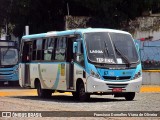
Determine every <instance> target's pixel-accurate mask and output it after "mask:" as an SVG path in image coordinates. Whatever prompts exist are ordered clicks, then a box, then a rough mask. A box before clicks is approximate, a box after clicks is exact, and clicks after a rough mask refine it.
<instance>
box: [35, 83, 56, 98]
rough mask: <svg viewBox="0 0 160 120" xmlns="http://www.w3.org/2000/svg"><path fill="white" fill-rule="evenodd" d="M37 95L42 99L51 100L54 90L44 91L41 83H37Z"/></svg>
mask: <svg viewBox="0 0 160 120" xmlns="http://www.w3.org/2000/svg"><path fill="white" fill-rule="evenodd" d="M36 87H37V93H38V97H40V98H49V97H51V95H52V92H53V91H52V90H47V89H42V87H41V84H40V82H38V83H37V86H36Z"/></svg>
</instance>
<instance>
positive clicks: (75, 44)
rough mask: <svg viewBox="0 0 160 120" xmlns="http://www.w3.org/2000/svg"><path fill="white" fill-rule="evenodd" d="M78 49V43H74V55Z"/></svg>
mask: <svg viewBox="0 0 160 120" xmlns="http://www.w3.org/2000/svg"><path fill="white" fill-rule="evenodd" d="M77 48H78V43H77V42H74V43H73V53H76V52H77Z"/></svg>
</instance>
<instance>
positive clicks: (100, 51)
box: [90, 50, 103, 53]
mask: <svg viewBox="0 0 160 120" xmlns="http://www.w3.org/2000/svg"><path fill="white" fill-rule="evenodd" d="M90 53H103V51H102V50H90Z"/></svg>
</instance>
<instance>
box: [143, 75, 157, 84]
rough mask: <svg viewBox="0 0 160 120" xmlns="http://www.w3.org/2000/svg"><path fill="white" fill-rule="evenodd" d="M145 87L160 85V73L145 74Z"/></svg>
mask: <svg viewBox="0 0 160 120" xmlns="http://www.w3.org/2000/svg"><path fill="white" fill-rule="evenodd" d="M142 84H143V85H160V72H143V75H142Z"/></svg>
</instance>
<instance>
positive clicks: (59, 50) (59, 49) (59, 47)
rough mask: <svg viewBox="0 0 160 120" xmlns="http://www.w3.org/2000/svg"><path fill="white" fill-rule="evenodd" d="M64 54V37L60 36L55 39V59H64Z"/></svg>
mask: <svg viewBox="0 0 160 120" xmlns="http://www.w3.org/2000/svg"><path fill="white" fill-rule="evenodd" d="M65 55H66V37H60V38H58V39H57V44H56V50H55V60H58V61H64V60H65Z"/></svg>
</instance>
